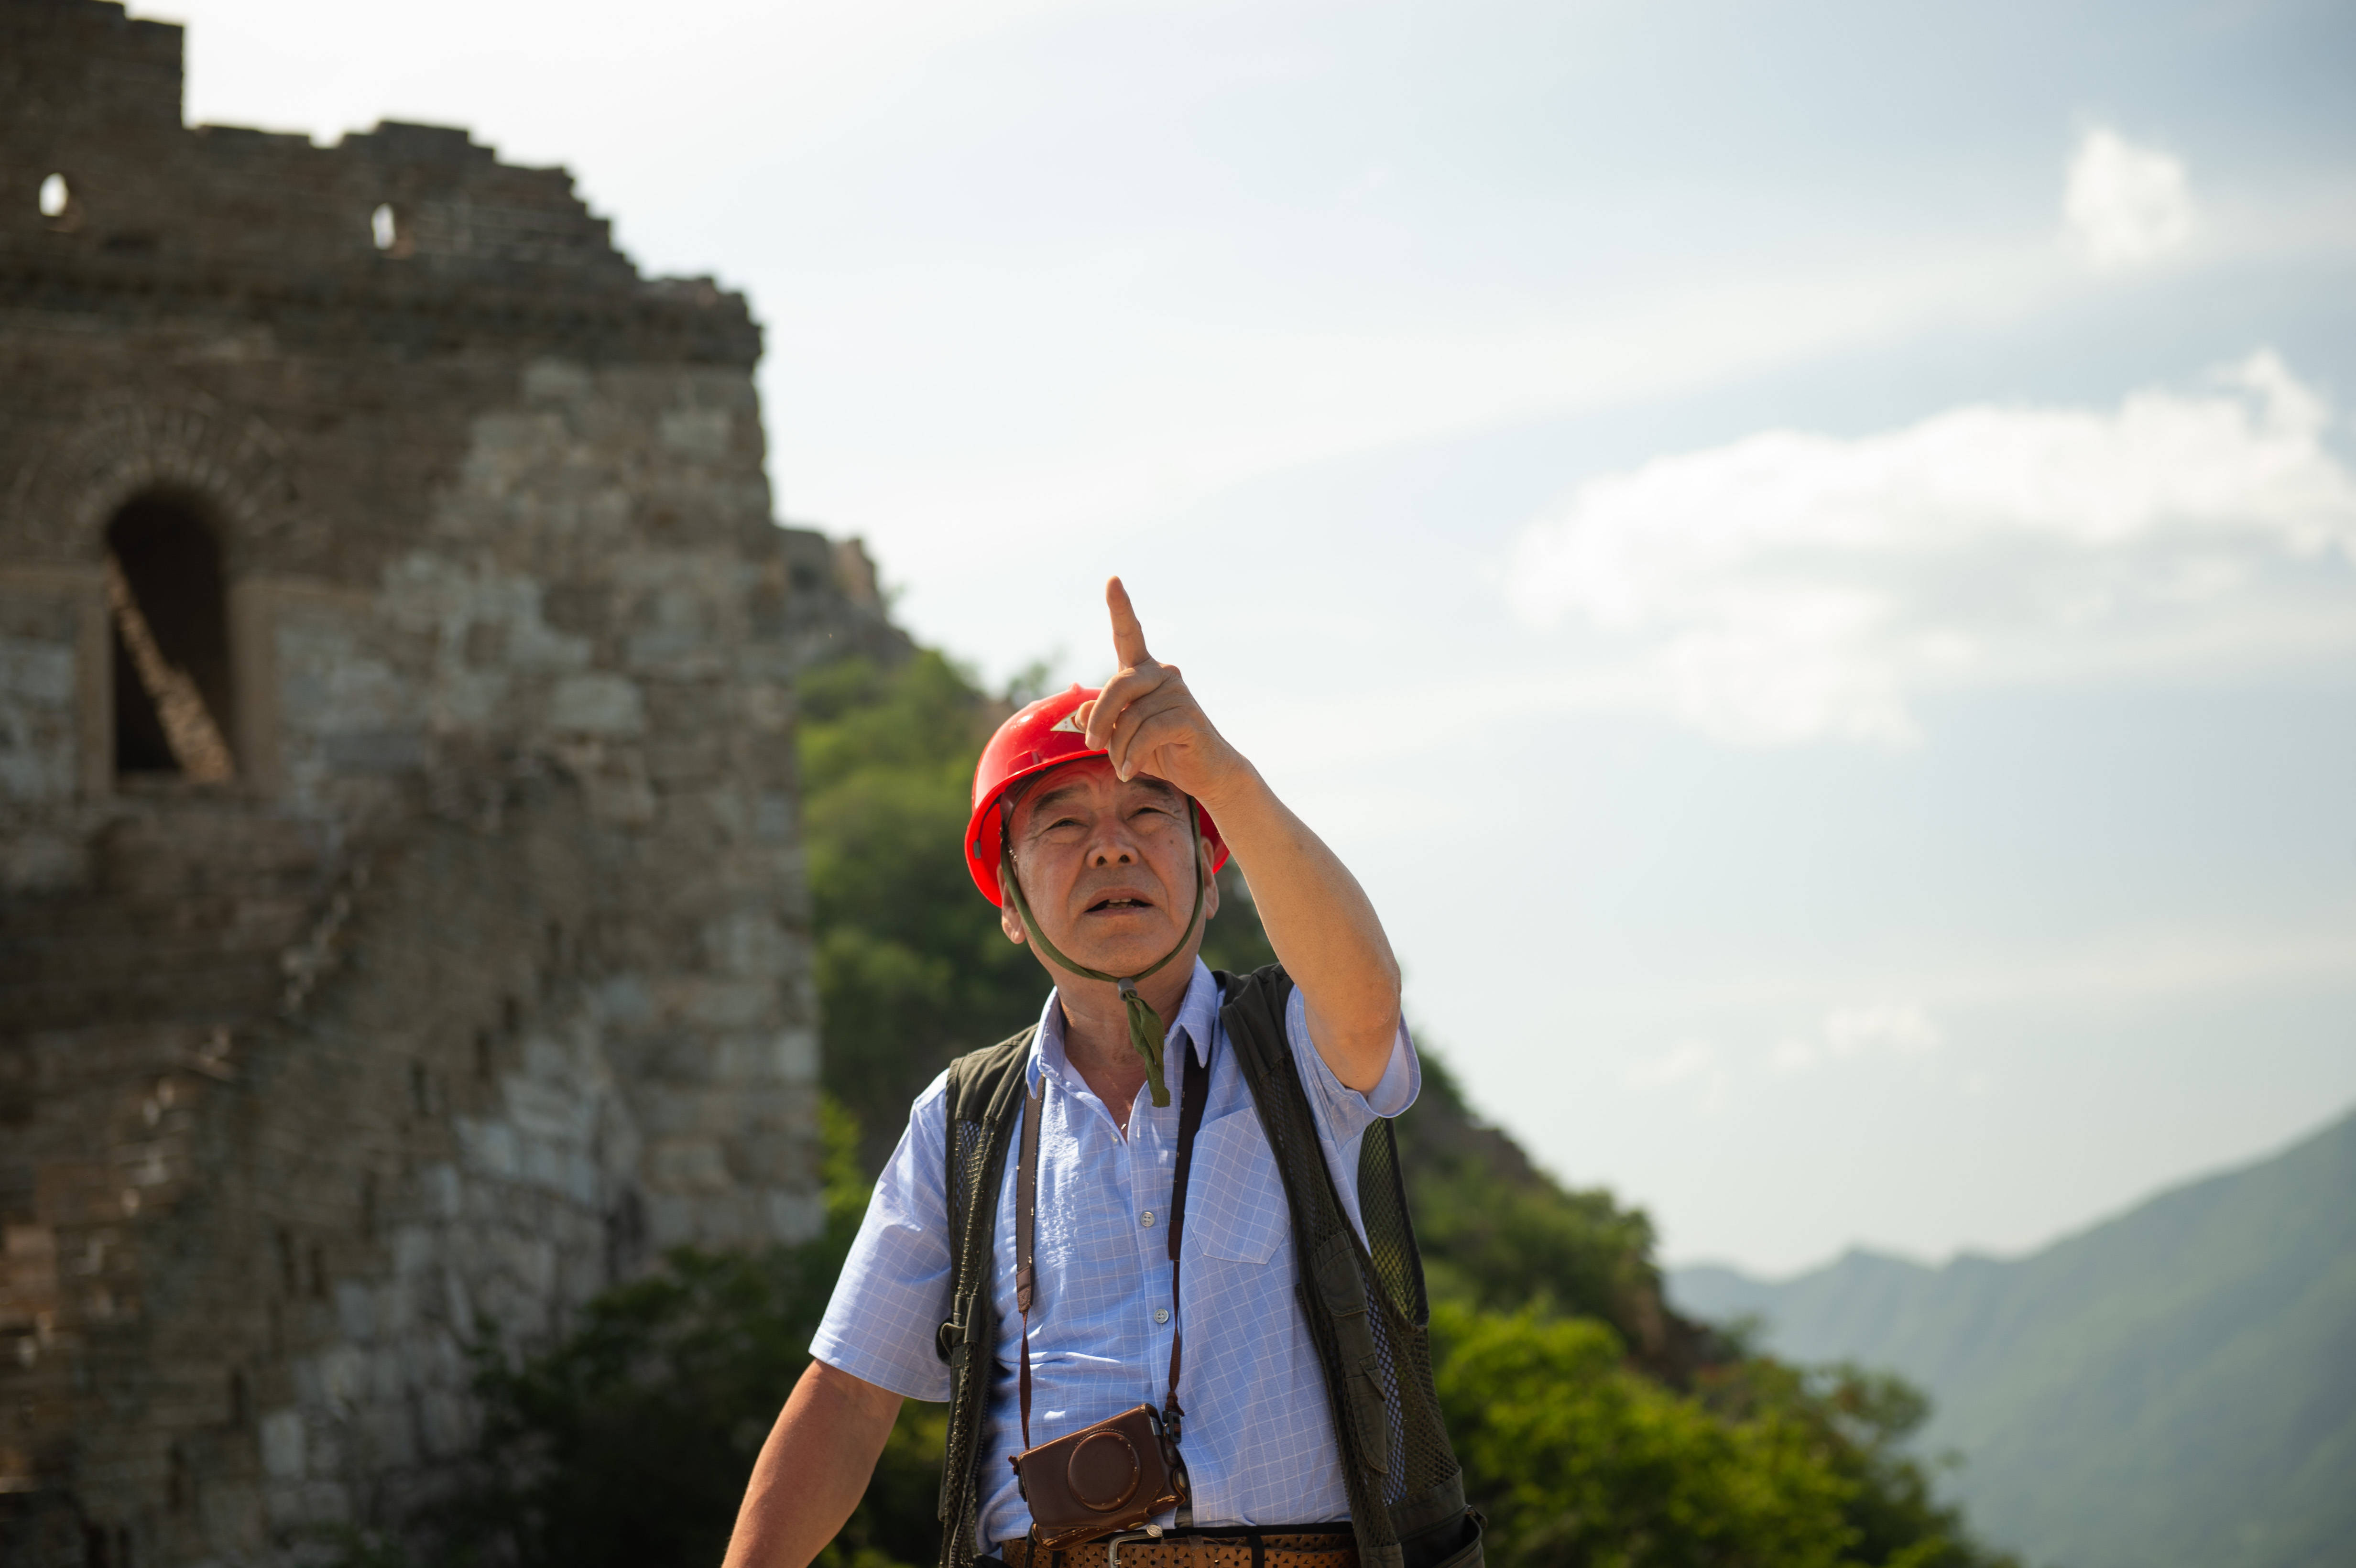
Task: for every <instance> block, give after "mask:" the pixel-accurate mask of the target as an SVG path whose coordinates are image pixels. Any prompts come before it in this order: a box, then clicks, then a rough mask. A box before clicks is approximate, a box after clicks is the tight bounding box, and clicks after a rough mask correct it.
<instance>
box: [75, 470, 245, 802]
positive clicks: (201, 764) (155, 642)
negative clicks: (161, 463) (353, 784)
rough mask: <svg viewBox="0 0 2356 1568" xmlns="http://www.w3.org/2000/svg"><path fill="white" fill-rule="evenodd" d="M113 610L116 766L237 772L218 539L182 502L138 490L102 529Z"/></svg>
mask: <svg viewBox="0 0 2356 1568" xmlns="http://www.w3.org/2000/svg"><path fill="white" fill-rule="evenodd" d="M106 597H107V603H108V605H109V607H110V608H111V609H112V612H113V620H114V771H115V773H117V774H118V775H121V774H128V773H166V774H171V773H177V774H179V775H181V776H183V777H185V778H187V779H191V780H193V781H195V782H197V783H199V784H219V783H221V782H223V781H225V780H228V779H230V778H233V777H234V776H236V773H237V764H236V762H235V760H234V758H233V757H232V755H231V753H230V745H229V737H230V732H231V729H232V723H233V717H234V715H233V710H232V709H231V707H230V698H231V692H230V660H229V594H228V586H227V583H226V581H225V580H224V578H223V576H222V572H221V560H220V545H219V543H218V542H217V541H216V540H215V539H214V537H213V532H212V530H211V529H210V528H208V527H206V526H205V523H204V520H203V519H202V518H201V517H198V515H197V514H196V512H195V511H194V510H193V509H192V508H190V507H187V505H186V504H184V503H182V502H180V501H177V500H176V499H174V498H172V497H169V496H142V497H140V498H139V499H137V500H134V501H133V502H132V503H131V504H130V505H128V506H126V507H123V510H121V511H120V512H117V513H116V514H115V515H114V521H113V522H112V523H110V524H108V525H107V529H106Z"/></svg>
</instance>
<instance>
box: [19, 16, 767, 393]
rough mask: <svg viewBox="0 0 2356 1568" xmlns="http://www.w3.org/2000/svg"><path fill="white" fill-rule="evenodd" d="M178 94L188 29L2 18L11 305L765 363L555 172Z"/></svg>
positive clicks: (454, 136) (458, 138) (477, 150)
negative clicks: (323, 130)
mask: <svg viewBox="0 0 2356 1568" xmlns="http://www.w3.org/2000/svg"><path fill="white" fill-rule="evenodd" d="M181 87H182V63H181V29H180V28H179V27H177V25H174V24H170V23H162V22H149V21H142V20H138V19H135V18H133V17H131V16H128V15H127V14H126V13H125V12H124V10H123V6H122V5H117V4H112V0H0V296H5V297H9V298H13V299H16V300H19V301H27V302H31V303H34V304H40V305H45V306H47V307H48V308H51V309H57V310H64V311H70V312H74V313H77V314H100V315H107V314H120V313H122V312H124V311H133V312H139V313H152V312H154V311H155V310H159V309H160V310H166V311H171V312H175V313H184V312H187V311H197V312H202V311H204V310H205V309H207V308H208V302H209V301H217V302H220V308H222V309H225V310H231V311H234V313H235V314H237V315H239V316H240V317H241V318H242V319H247V320H251V319H252V318H253V316H254V315H257V314H259V315H262V316H263V317H264V319H270V318H271V317H272V316H273V313H274V314H275V315H278V316H280V317H283V318H284V321H285V323H286V325H287V326H288V327H289V329H290V330H295V331H300V330H302V329H303V327H304V326H305V325H306V324H312V325H316V324H317V322H318V321H319V318H321V317H322V316H323V315H324V316H332V317H333V318H334V325H333V326H332V328H331V330H334V331H337V333H339V334H345V335H348V334H350V332H351V330H352V326H353V320H352V318H353V317H354V316H355V315H358V316H376V317H379V318H387V317H390V318H392V319H394V320H396V321H397V322H399V323H400V324H401V325H397V326H395V327H394V328H393V329H392V330H393V333H394V336H402V337H418V336H421V335H422V336H424V337H427V338H430V339H432V340H433V343H432V346H433V347H451V346H452V342H453V340H454V339H464V338H468V337H474V336H485V335H490V336H499V337H503V338H512V337H516V336H524V337H531V336H552V335H556V334H561V335H562V336H564V337H565V338H566V340H567V341H568V342H569V343H571V344H572V345H573V346H575V347H576V348H577V347H587V348H588V349H589V351H590V353H591V356H592V357H598V358H605V359H614V358H649V357H651V358H660V359H665V360H673V361H677V360H682V359H684V360H689V361H696V362H704V363H726V364H739V365H750V364H751V363H753V362H754V361H755V359H756V358H757V357H759V353H760V338H759V333H758V331H757V329H756V328H755V326H754V325H753V323H752V319H751V315H750V314H749V312H748V311H747V310H746V308H745V306H744V300H743V298H742V297H741V296H739V295H736V294H733V293H724V292H723V291H720V290H717V289H706V290H703V291H701V292H697V291H680V290H679V289H676V288H666V287H662V286H659V284H656V283H649V282H648V281H645V280H641V279H640V278H639V276H638V274H637V269H636V268H635V267H633V266H632V265H631V263H630V261H629V260H628V258H626V256H624V255H623V254H622V253H621V252H620V251H617V250H616V248H615V246H614V242H613V235H612V231H611V227H610V225H609V224H608V223H607V222H606V221H605V219H601V218H598V217H597V216H595V215H594V214H593V213H592V212H591V211H590V210H589V209H588V208H587V207H586V206H585V205H584V203H583V202H582V201H581V199H580V197H578V196H576V195H575V194H574V192H573V179H572V176H570V175H569V174H568V173H566V172H565V171H564V170H563V169H562V168H550V169H531V168H519V167H515V166H513V165H507V164H503V163H501V162H499V160H498V156H497V155H496V154H495V153H494V152H493V150H492V149H490V148H488V147H486V146H482V145H480V144H477V143H476V142H475V141H474V140H473V139H472V138H471V137H470V136H468V135H467V133H466V132H465V131H463V130H458V129H453V128H450V127H444V126H435V125H415V124H407V123H401V122H397V121H387V122H385V123H381V124H380V125H378V126H377V127H376V128H375V129H374V130H372V131H368V132H361V133H354V134H351V135H348V136H346V137H345V138H344V139H343V140H342V141H341V142H339V143H338V144H336V145H334V146H327V147H322V146H317V145H315V144H313V143H312V142H311V141H310V140H309V139H308V138H307V137H305V136H301V135H287V134H277V133H268V132H262V131H255V130H248V129H243V128H241V127H235V126H220V125H205V126H197V127H193V128H192V127H188V126H186V125H184V124H183V123H182V118H181ZM257 307H258V308H257ZM384 331H385V329H384V327H383V326H382V325H377V326H376V327H374V328H373V329H370V328H363V329H362V330H361V332H360V333H359V336H379V337H381V336H384Z"/></svg>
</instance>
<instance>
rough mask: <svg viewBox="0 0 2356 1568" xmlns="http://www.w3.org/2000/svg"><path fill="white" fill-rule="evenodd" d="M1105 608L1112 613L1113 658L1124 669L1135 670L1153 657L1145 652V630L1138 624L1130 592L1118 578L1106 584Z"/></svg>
mask: <svg viewBox="0 0 2356 1568" xmlns="http://www.w3.org/2000/svg"><path fill="white" fill-rule="evenodd" d="M1105 608H1107V609H1108V610H1110V611H1111V612H1112V651H1113V656H1114V657H1115V658H1116V659H1119V661H1120V667H1121V668H1123V669H1135V668H1136V667H1138V666H1139V665H1141V664H1143V663H1145V662H1146V661H1147V660H1148V659H1151V657H1152V655H1151V654H1149V653H1147V652H1146V651H1145V628H1144V627H1142V626H1141V625H1139V624H1137V611H1136V609H1135V608H1134V607H1133V606H1132V605H1131V604H1130V602H1129V590H1128V589H1126V588H1123V587H1122V586H1121V585H1120V579H1119V578H1118V577H1115V578H1112V579H1110V580H1108V581H1107V582H1106V583H1105Z"/></svg>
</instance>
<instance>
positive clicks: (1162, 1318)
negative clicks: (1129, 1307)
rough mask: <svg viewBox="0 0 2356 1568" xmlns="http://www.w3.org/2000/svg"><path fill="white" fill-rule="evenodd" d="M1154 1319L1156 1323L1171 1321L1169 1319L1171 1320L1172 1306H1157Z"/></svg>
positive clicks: (1154, 1310)
mask: <svg viewBox="0 0 2356 1568" xmlns="http://www.w3.org/2000/svg"><path fill="white" fill-rule="evenodd" d="M1153 1320H1154V1321H1155V1322H1156V1323H1167V1322H1169V1321H1170V1308H1168V1307H1155V1308H1154V1309H1153Z"/></svg>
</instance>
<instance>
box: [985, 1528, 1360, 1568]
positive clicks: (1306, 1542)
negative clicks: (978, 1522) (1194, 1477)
mask: <svg viewBox="0 0 2356 1568" xmlns="http://www.w3.org/2000/svg"><path fill="white" fill-rule="evenodd" d="M998 1558H999V1561H1001V1562H1002V1563H1005V1564H1006V1565H1007V1568H1358V1541H1357V1538H1356V1537H1355V1536H1354V1535H1352V1534H1351V1533H1350V1532H1349V1531H1322V1530H1321V1531H1290V1530H1266V1531H1263V1530H1232V1531H1219V1532H1218V1533H1217V1534H1210V1533H1207V1532H1203V1531H1192V1532H1186V1533H1181V1532H1180V1531H1174V1530H1173V1531H1164V1532H1163V1533H1162V1534H1161V1535H1158V1536H1153V1535H1148V1534H1147V1533H1146V1532H1145V1531H1141V1530H1130V1531H1122V1532H1121V1533H1120V1534H1119V1535H1116V1536H1111V1537H1109V1538H1108V1539H1106V1540H1103V1541H1087V1542H1084V1543H1083V1544H1081V1545H1078V1546H1067V1547H1066V1548H1065V1549H1064V1550H1063V1551H1061V1552H1047V1551H1043V1550H1041V1549H1040V1548H1038V1547H1036V1546H1033V1544H1032V1543H1031V1542H1030V1541H1001V1543H1000V1544H999V1548H998Z"/></svg>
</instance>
